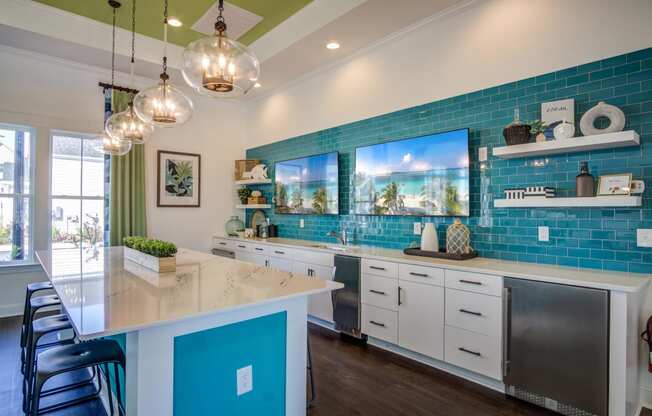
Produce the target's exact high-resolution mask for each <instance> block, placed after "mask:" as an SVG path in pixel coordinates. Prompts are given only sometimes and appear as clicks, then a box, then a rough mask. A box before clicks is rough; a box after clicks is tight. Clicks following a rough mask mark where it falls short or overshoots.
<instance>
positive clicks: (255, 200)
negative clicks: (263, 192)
mask: <svg viewBox="0 0 652 416" xmlns="http://www.w3.org/2000/svg"><path fill="white" fill-rule="evenodd" d="M266 203H267V199H265V197H264V196H250V197H249V198H248V199H247V204H249V205H256V204H266Z"/></svg>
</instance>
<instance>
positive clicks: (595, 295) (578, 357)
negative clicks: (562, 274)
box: [504, 278, 609, 416]
mask: <svg viewBox="0 0 652 416" xmlns="http://www.w3.org/2000/svg"><path fill="white" fill-rule="evenodd" d="M504 301H505V311H504V318H505V328H504V335H505V340H504V341H505V343H504V344H505V345H504V354H505V356H504V367H505V368H504V382H505V385H506V392H507V394H509V395H512V396H515V397H518V398H519V399H523V400H526V401H529V402H533V403H535V404H538V405H540V406H544V407H547V408H549V409H552V410H554V411H557V412H559V413H561V414H565V415H572V416H584V415H598V416H607V414H608V409H609V408H608V406H609V402H608V399H609V292H608V291H606V290H599V289H590V288H584V287H576V286H568V285H560V284H554V283H543V282H535V281H531V280H523V279H512V278H505V294H504Z"/></svg>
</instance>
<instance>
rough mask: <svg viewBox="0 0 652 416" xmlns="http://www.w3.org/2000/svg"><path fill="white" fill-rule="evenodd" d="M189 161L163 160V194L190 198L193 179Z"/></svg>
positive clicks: (191, 163)
mask: <svg viewBox="0 0 652 416" xmlns="http://www.w3.org/2000/svg"><path fill="white" fill-rule="evenodd" d="M192 165H193V162H192V161H190V160H175V159H166V160H165V192H166V193H167V195H169V196H176V197H192V194H193V184H194V178H193V175H192V171H193V166H192Z"/></svg>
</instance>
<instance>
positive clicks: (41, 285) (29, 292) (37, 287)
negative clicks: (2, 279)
mask: <svg viewBox="0 0 652 416" xmlns="http://www.w3.org/2000/svg"><path fill="white" fill-rule="evenodd" d="M51 289H52V283H50V282H35V283H30V284H28V285H27V287H26V289H25V306H24V308H23V325H22V327H21V331H20V343H21V344H20V346H21V347H22V346H23V344H24V342H25V337H26V335H27V319H28V317H29V309H30V300H31V299H32V296H33V295H34V293H36V292H40V291H43V290H51Z"/></svg>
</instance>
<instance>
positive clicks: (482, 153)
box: [478, 146, 488, 162]
mask: <svg viewBox="0 0 652 416" xmlns="http://www.w3.org/2000/svg"><path fill="white" fill-rule="evenodd" d="M487 159H488V157H487V147H486V146H484V147H480V148H479V149H478V161H479V162H486V161H487Z"/></svg>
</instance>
